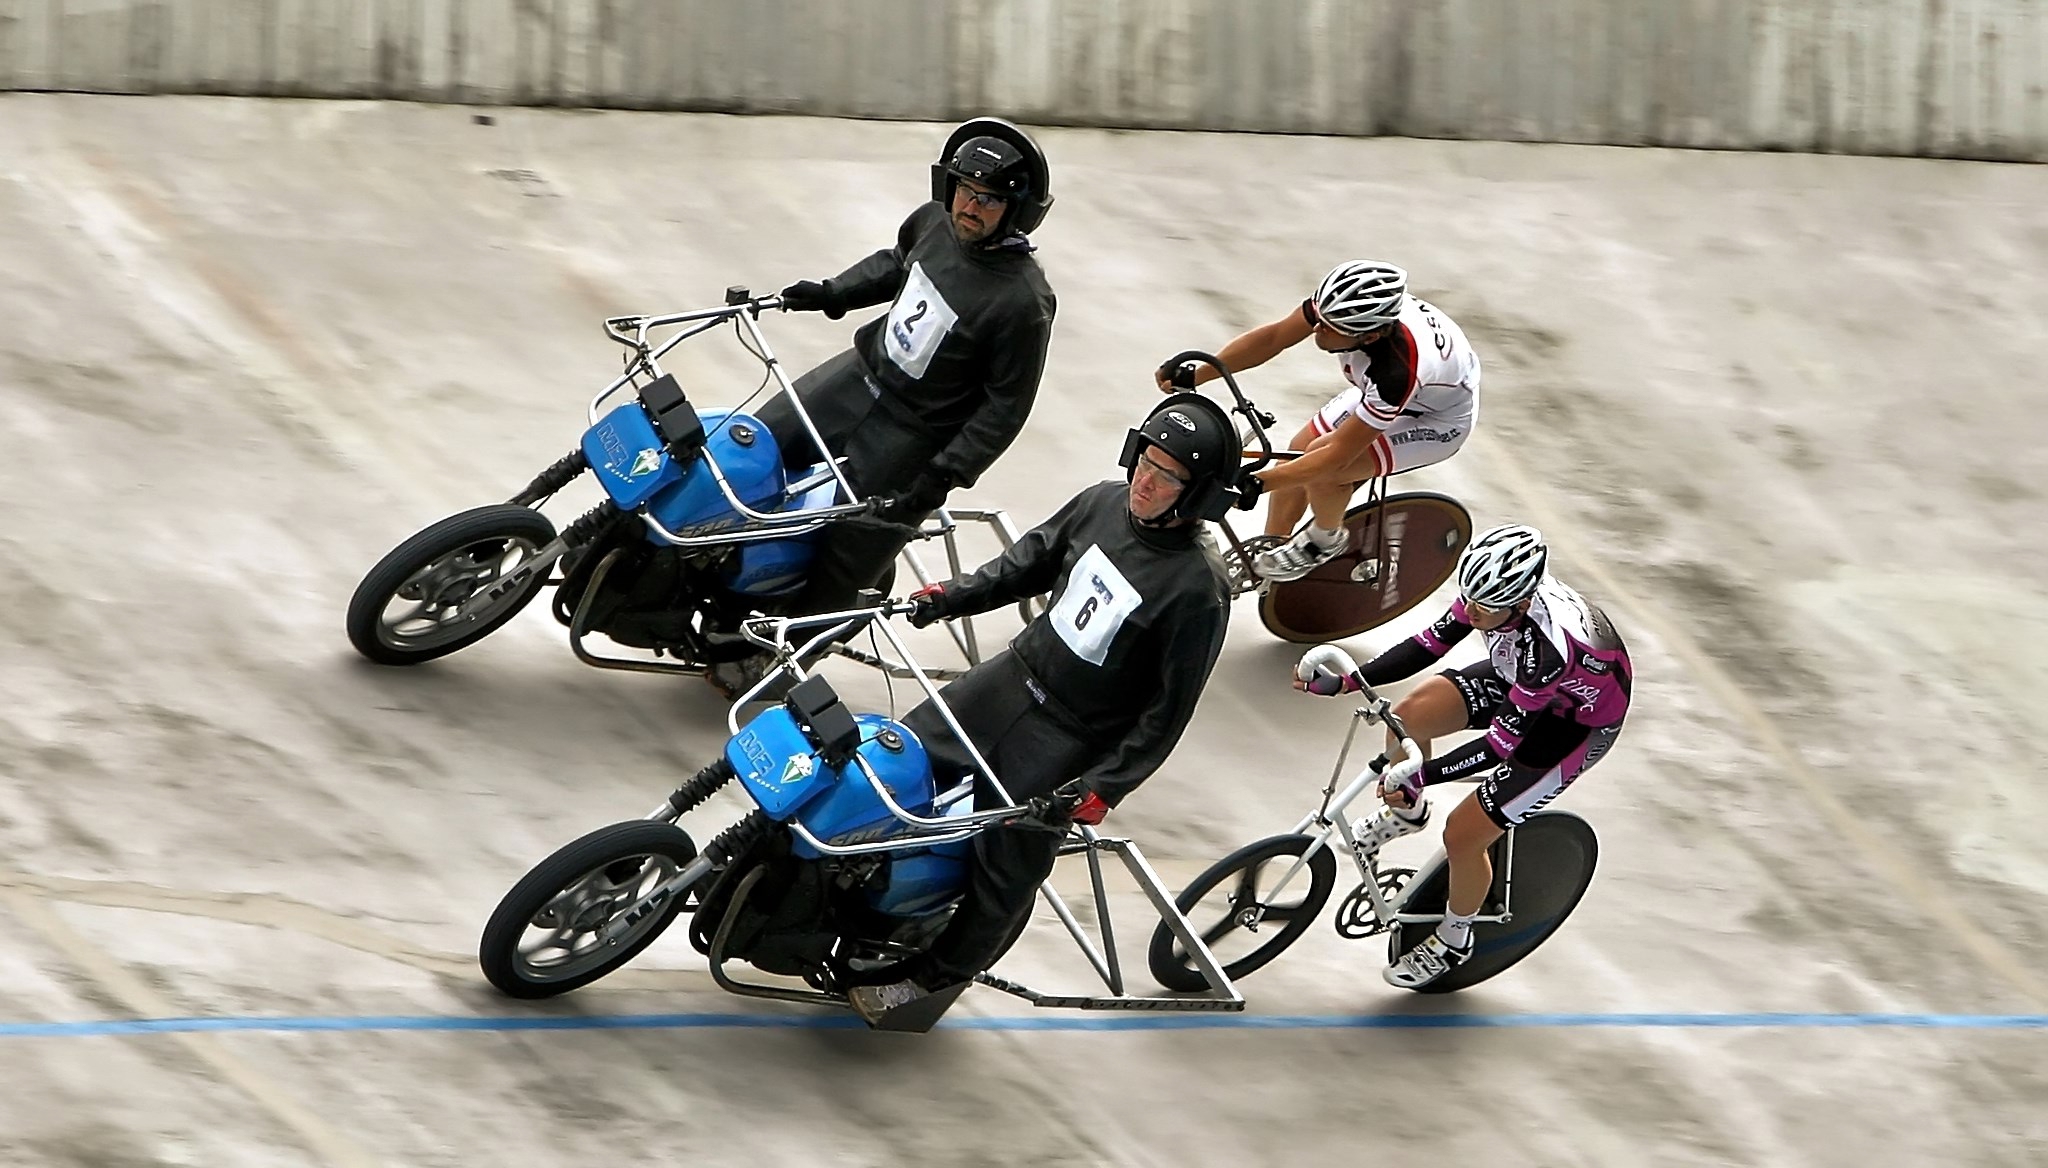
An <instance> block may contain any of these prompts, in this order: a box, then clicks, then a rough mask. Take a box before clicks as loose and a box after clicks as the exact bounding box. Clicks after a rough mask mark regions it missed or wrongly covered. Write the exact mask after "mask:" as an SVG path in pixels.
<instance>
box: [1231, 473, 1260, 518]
mask: <svg viewBox="0 0 2048 1168" xmlns="http://www.w3.org/2000/svg"><path fill="white" fill-rule="evenodd" d="M1265 493H1266V480H1264V479H1262V478H1260V477H1259V476H1257V475H1255V474H1248V475H1241V476H1239V478H1238V481H1237V509H1238V510H1239V511H1249V510H1251V509H1252V508H1253V507H1256V506H1258V505H1259V496H1260V495H1263V494H1265Z"/></svg>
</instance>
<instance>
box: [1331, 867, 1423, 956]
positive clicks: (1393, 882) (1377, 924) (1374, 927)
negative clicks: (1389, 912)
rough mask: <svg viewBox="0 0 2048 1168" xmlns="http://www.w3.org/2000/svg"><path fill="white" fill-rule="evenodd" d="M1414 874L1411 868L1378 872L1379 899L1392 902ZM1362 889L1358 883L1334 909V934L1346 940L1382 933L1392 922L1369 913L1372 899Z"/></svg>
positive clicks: (1372, 912) (1355, 939)
mask: <svg viewBox="0 0 2048 1168" xmlns="http://www.w3.org/2000/svg"><path fill="white" fill-rule="evenodd" d="M1414 875H1415V869H1413V868H1387V869H1385V870H1382V871H1380V872H1379V873H1378V876H1379V893H1380V899H1382V900H1392V899H1394V897H1396V896H1397V895H1399V894H1400V892H1401V889H1402V888H1403V887H1405V886H1406V885H1407V883H1408V880H1409V878H1410V877H1412V876H1414ZM1365 887H1366V886H1365V885H1364V884H1363V883H1360V884H1359V886H1358V887H1356V888H1354V889H1352V890H1351V895H1349V896H1347V897H1345V898H1344V901H1343V903H1341V904H1339V905H1338V906H1337V917H1336V921H1335V922H1334V923H1335V924H1336V926H1337V935H1338V936H1339V937H1342V938H1344V939H1345V940H1347V941H1357V940H1362V939H1363V938H1366V937H1372V936H1377V935H1379V934H1380V933H1384V932H1386V931H1387V929H1388V928H1389V927H1390V926H1392V925H1393V923H1394V922H1393V921H1392V920H1391V919H1388V920H1384V921H1383V920H1381V919H1380V918H1379V914H1377V913H1375V912H1374V911H1373V907H1372V897H1371V896H1369V895H1367V894H1366V891H1365Z"/></svg>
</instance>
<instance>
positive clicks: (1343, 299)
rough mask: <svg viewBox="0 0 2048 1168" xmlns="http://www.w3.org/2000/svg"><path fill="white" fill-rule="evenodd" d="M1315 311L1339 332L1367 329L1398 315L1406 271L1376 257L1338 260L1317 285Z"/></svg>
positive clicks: (1404, 299)
mask: <svg viewBox="0 0 2048 1168" xmlns="http://www.w3.org/2000/svg"><path fill="white" fill-rule="evenodd" d="M1312 299H1313V300H1314V301H1315V306H1316V315H1317V316H1320V317H1322V318H1323V323H1325V324H1327V325H1329V326H1330V327H1331V328H1333V329H1336V330H1337V331H1338V332H1340V333H1350V334H1351V335H1353V336H1356V335H1358V334H1359V333H1369V332H1371V331H1372V330H1374V329H1376V328H1380V327H1381V326H1383V325H1390V324H1392V323H1394V322H1395V321H1396V320H1399V319H1400V317H1401V308H1402V306H1403V305H1404V304H1406V303H1407V301H1408V273H1407V272H1405V271H1403V270H1401V269H1400V268H1397V267H1395V266H1394V265H1392V264H1383V263H1380V262H1379V261H1377V260H1352V261H1351V262H1350V263H1346V264H1338V265H1337V266H1336V267H1335V268H1332V269H1331V270H1330V274H1329V275H1327V276H1324V277H1323V282H1322V283H1320V284H1318V285H1316V294H1315V296H1314V297H1312Z"/></svg>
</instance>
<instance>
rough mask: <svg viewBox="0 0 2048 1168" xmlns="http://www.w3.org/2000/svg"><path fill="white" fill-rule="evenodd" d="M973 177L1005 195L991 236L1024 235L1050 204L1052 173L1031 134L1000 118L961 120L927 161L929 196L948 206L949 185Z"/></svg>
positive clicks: (1037, 222) (1036, 227)
mask: <svg viewBox="0 0 2048 1168" xmlns="http://www.w3.org/2000/svg"><path fill="white" fill-rule="evenodd" d="M963 178H967V179H973V180H974V181H975V182H978V183H980V184H981V185H983V186H985V187H987V188H989V189H990V190H993V191H1000V192H1002V193H1003V194H1004V195H1006V196H1008V198H1009V200H1010V201H1009V205H1008V206H1006V207H1004V208H1003V217H1002V219H1001V220H1000V221H998V222H997V224H996V231H995V238H996V239H1002V238H1004V237H1006V236H1009V235H1029V234H1030V233H1031V232H1033V231H1036V230H1038V225H1039V223H1040V222H1042V221H1043V220H1044V219H1045V213H1046V211H1048V210H1049V209H1051V207H1052V175H1051V173H1050V172H1049V171H1048V170H1047V169H1046V165H1045V155H1044V154H1043V153H1041V152H1040V151H1039V149H1038V143H1036V142H1033V141H1032V140H1031V135H1029V134H1026V133H1025V132H1024V131H1022V130H1020V129H1018V128H1017V127H1015V126H1013V125H1011V124H1010V123H1008V122H1006V121H1004V120H1003V119H1001V118H975V119H973V120H972V121H967V122H962V123H961V124H960V126H959V128H958V129H956V130H954V131H953V133H952V135H951V136H950V137H948V138H947V139H946V148H945V149H944V150H943V151H940V153H939V160H938V161H937V162H934V163H932V198H933V199H935V200H937V201H938V202H940V203H942V204H945V205H946V206H949V207H950V206H951V205H952V203H953V185H954V184H955V183H957V182H959V181H960V180H961V179H963Z"/></svg>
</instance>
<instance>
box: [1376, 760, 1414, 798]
mask: <svg viewBox="0 0 2048 1168" xmlns="http://www.w3.org/2000/svg"><path fill="white" fill-rule="evenodd" d="M1380 757H1381V758H1385V757H1386V755H1381V756H1380ZM1380 798H1381V799H1382V800H1384V801H1385V802H1387V803H1389V804H1391V805H1393V806H1395V807H1399V808H1401V809H1402V810H1403V811H1406V810H1408V809H1410V808H1413V807H1417V806H1420V805H1421V803H1422V768H1421V767H1419V766H1416V765H1414V764H1412V763H1405V762H1404V763H1402V764H1401V765H1399V766H1391V767H1388V768H1387V769H1386V772H1385V773H1384V774H1382V775H1381V776H1380Z"/></svg>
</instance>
